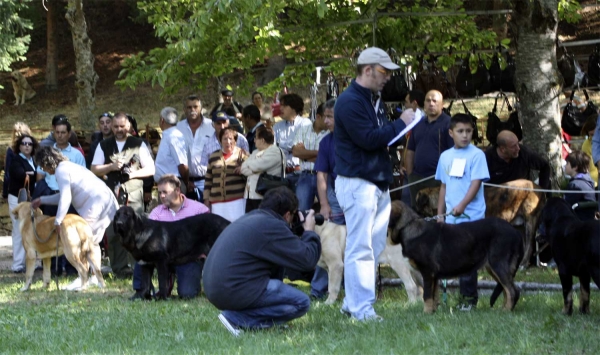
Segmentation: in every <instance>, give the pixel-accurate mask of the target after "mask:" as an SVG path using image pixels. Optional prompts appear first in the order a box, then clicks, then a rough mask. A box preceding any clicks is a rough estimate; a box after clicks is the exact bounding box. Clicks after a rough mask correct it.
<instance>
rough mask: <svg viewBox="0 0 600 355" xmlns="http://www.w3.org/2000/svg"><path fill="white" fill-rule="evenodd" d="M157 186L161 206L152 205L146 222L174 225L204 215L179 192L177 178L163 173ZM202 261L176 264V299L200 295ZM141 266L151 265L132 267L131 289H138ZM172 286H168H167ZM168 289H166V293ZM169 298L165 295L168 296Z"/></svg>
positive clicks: (206, 209) (205, 208)
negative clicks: (148, 220)
mask: <svg viewBox="0 0 600 355" xmlns="http://www.w3.org/2000/svg"><path fill="white" fill-rule="evenodd" d="M156 185H157V187H158V196H159V198H160V202H161V205H158V206H156V207H155V208H154V209H153V210H152V212H150V215H149V216H148V218H149V219H152V220H155V221H162V222H174V221H178V220H180V219H184V218H187V217H191V216H195V215H199V214H202V213H207V212H208V207H206V206H204V205H203V204H201V203H200V202H197V201H194V200H190V199H188V198H186V197H185V195H184V194H182V193H181V182H180V180H179V178H178V177H177V176H175V175H172V174H165V175H163V176H162V177H161V178H160V179H158V181H157V183H156ZM203 264H204V260H203V259H199V260H197V261H195V262H191V263H188V264H183V265H177V266H176V267H175V270H174V271H175V274H176V276H177V294H178V295H179V297H180V298H192V297H196V296H198V294H199V293H200V280H201V279H202V266H203ZM141 267H150V268H152V269H154V265H152V264H147V265H143V266H142V265H140V264H139V263H136V264H135V267H134V270H133V289H134V290H138V289H140V288H141V287H142V285H141V277H142V274H141V272H142V270H141ZM171 286H172V285H171ZM170 291H171V290H169V292H170ZM168 296H169V295H168Z"/></svg>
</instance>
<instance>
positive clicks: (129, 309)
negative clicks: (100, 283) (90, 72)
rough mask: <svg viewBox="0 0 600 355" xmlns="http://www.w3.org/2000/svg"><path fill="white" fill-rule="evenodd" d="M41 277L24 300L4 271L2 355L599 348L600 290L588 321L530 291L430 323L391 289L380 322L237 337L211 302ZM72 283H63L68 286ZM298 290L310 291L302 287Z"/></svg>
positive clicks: (318, 309)
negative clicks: (156, 297) (512, 301)
mask: <svg viewBox="0 0 600 355" xmlns="http://www.w3.org/2000/svg"><path fill="white" fill-rule="evenodd" d="M386 272H388V273H389V271H386ZM518 275H519V281H524V280H531V281H537V282H555V283H556V282H558V276H557V275H556V274H555V272H553V271H548V270H542V269H530V270H528V271H526V272H519V274H518ZM482 276H483V274H482ZM40 279H41V275H39V272H38V273H36V278H35V281H36V282H35V283H34V284H33V286H32V290H31V291H29V292H26V293H21V292H20V291H19V289H20V288H21V286H22V285H23V281H24V280H23V275H14V274H12V273H9V272H7V271H3V272H2V273H0V331H1V334H2V335H1V336H0V353H32V354H49V353H56V354H62V353H68V354H71V353H86V354H90V353H103V354H107V353H108V354H116V353H127V354H157V353H166V354H198V353H203V354H204V353H205V354H313V353H314V354H555V353H556V354H592V353H597V352H598V349H600V293H599V292H597V291H595V292H592V295H591V314H590V315H580V314H578V313H575V314H574V315H573V316H572V317H567V316H563V315H562V314H561V313H560V310H561V307H562V296H561V294H560V293H558V292H554V293H533V292H530V293H523V294H522V295H521V299H520V300H519V303H518V304H517V306H516V308H515V311H514V312H512V313H511V312H506V311H503V310H501V309H500V307H499V305H498V304H496V307H495V308H493V309H490V308H489V306H488V304H489V296H488V295H483V296H481V298H480V303H479V307H478V309H477V310H475V311H472V312H469V313H462V312H457V311H456V310H455V309H453V308H452V307H450V306H454V305H455V304H456V303H457V299H456V295H455V294H454V293H452V294H450V295H449V300H448V306H444V305H441V306H440V308H439V309H438V312H437V313H436V314H434V315H424V314H423V313H422V312H423V310H422V307H423V306H422V304H415V305H408V304H407V303H406V293H405V292H404V290H402V289H399V288H391V287H388V288H385V289H384V295H383V299H382V300H380V301H378V302H377V303H376V305H375V308H376V310H377V312H378V313H379V314H380V315H381V316H383V317H384V321H383V322H382V323H367V324H363V323H356V322H353V321H351V320H350V319H349V318H347V317H346V316H344V315H342V314H340V311H339V308H340V301H338V303H336V304H335V305H334V306H326V305H324V304H323V303H321V302H315V303H313V306H312V308H311V310H310V311H309V313H308V314H307V315H306V316H304V317H302V318H300V319H298V320H295V321H293V322H292V323H290V328H288V329H283V328H275V329H272V330H267V331H261V332H245V333H244V334H243V335H242V336H241V337H240V338H234V337H233V336H231V335H230V334H229V333H228V332H227V330H225V328H224V327H223V326H222V325H221V323H220V322H219V320H218V319H217V315H218V314H219V311H218V310H217V309H216V308H214V307H213V306H212V305H211V304H209V303H208V301H207V300H206V298H204V297H199V298H196V299H194V300H191V301H181V300H175V299H174V300H169V301H165V302H142V301H136V302H131V301H128V300H127V299H128V297H129V296H131V294H132V292H131V290H130V282H126V281H122V280H112V279H107V284H108V287H107V289H106V290H104V291H100V290H98V289H97V288H91V289H90V290H87V291H85V292H81V293H72V292H65V291H60V292H57V291H55V286H54V280H53V282H52V285H51V287H50V290H49V291H43V290H41V280H40ZM486 279H487V277H486ZM68 281H69V280H68V279H66V278H63V279H61V285H64V284H67V282H68ZM299 287H301V289H303V290H304V291H306V292H308V288H307V286H306V285H305V284H301V285H300V286H299ZM502 300H503V299H502V297H501V298H500V300H499V301H500V303H502ZM577 304H578V303H577V300H576V305H577Z"/></svg>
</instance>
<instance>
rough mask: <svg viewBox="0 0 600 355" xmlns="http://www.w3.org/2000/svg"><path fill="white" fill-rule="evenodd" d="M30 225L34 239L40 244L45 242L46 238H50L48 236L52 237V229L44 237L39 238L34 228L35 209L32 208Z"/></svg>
mask: <svg viewBox="0 0 600 355" xmlns="http://www.w3.org/2000/svg"><path fill="white" fill-rule="evenodd" d="M31 226H32V227H33V235H35V239H36V240H37V241H38V243H40V244H46V243H47V242H48V240H50V237H52V232H54V230H50V233H49V234H48V236H47V237H46V239H43V240H42V238H40V236H39V235H38V233H37V229H36V228H35V211H34V210H33V209H31Z"/></svg>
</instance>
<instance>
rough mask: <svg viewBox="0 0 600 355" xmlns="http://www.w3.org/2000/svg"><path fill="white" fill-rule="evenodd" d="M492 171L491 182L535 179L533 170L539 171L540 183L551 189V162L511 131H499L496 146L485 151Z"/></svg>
mask: <svg viewBox="0 0 600 355" xmlns="http://www.w3.org/2000/svg"><path fill="white" fill-rule="evenodd" d="M485 159H486V161H487V165H488V169H489V171H490V179H489V180H488V183H490V184H502V183H505V182H508V181H513V180H518V179H528V180H533V176H532V173H531V172H532V170H537V171H539V185H540V186H541V187H542V188H544V189H550V187H551V186H550V164H549V163H548V160H546V159H544V158H542V157H541V156H540V155H539V154H537V153H536V152H534V151H533V150H531V149H529V148H527V147H526V146H524V145H522V144H519V139H518V138H517V136H516V135H515V134H514V133H513V132H511V131H501V132H500V133H498V138H497V140H496V146H491V147H489V148H488V149H487V150H486V151H485Z"/></svg>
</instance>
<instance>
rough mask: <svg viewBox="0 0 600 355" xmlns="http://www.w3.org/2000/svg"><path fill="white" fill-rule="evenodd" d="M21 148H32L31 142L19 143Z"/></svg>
mask: <svg viewBox="0 0 600 355" xmlns="http://www.w3.org/2000/svg"><path fill="white" fill-rule="evenodd" d="M21 145H22V146H26V147H33V142H21Z"/></svg>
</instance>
